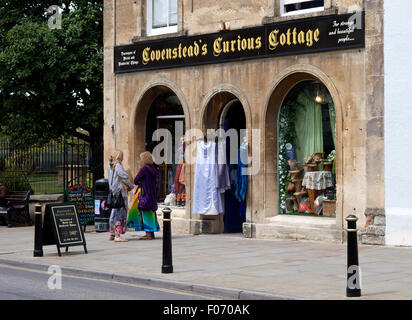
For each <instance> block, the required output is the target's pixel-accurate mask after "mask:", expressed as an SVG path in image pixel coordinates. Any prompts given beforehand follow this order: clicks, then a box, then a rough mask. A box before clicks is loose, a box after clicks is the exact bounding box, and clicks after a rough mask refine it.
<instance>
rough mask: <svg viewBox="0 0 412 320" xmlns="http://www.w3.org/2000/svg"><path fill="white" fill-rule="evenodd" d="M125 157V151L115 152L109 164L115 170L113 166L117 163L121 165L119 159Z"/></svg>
mask: <svg viewBox="0 0 412 320" xmlns="http://www.w3.org/2000/svg"><path fill="white" fill-rule="evenodd" d="M122 157H123V151H121V150H114V151H113V152H112V153H111V154H110V157H109V164H110V168H111V169H113V166H114V164H115V162H116V163H119V162H120V161H119V159H120V158H122Z"/></svg>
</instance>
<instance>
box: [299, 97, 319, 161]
mask: <svg viewBox="0 0 412 320" xmlns="http://www.w3.org/2000/svg"><path fill="white" fill-rule="evenodd" d="M296 101H297V102H298V103H299V104H300V106H299V107H297V108H296V122H295V128H296V156H297V160H298V162H299V163H301V164H304V163H305V161H304V159H303V158H306V157H308V156H310V155H312V153H314V152H323V128H322V106H321V105H320V104H319V103H316V102H315V101H314V100H313V99H310V98H309V97H308V96H307V95H306V94H305V93H304V92H301V93H300V94H299V95H298V97H297V99H296Z"/></svg>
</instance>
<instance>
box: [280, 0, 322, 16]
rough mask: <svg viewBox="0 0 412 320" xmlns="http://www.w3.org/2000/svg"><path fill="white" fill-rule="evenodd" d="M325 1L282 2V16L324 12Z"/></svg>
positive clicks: (296, 0)
mask: <svg viewBox="0 0 412 320" xmlns="http://www.w3.org/2000/svg"><path fill="white" fill-rule="evenodd" d="M324 5H325V1H324V0H280V15H281V16H290V15H293V14H303V13H310V12H315V11H322V10H324Z"/></svg>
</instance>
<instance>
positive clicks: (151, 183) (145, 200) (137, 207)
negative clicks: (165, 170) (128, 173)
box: [126, 151, 160, 240]
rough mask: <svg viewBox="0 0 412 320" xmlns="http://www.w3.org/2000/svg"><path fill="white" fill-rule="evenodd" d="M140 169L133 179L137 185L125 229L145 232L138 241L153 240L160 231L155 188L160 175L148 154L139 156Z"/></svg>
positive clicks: (144, 153)
mask: <svg viewBox="0 0 412 320" xmlns="http://www.w3.org/2000/svg"><path fill="white" fill-rule="evenodd" d="M140 165H141V169H140V170H139V173H138V174H137V175H136V177H135V179H134V184H135V185H137V191H136V195H135V198H134V201H133V204H132V206H131V207H130V211H129V214H128V217H127V223H126V225H127V228H134V229H135V230H136V231H145V232H146V235H145V236H144V237H141V238H140V240H152V239H154V237H155V236H154V233H155V232H157V231H160V226H159V222H158V221H157V216H156V210H157V189H158V188H157V186H158V184H159V183H160V173H159V171H158V170H157V169H156V168H155V166H154V165H153V157H152V154H151V153H150V152H147V151H146V152H143V153H142V154H140Z"/></svg>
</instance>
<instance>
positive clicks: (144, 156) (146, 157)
mask: <svg viewBox="0 0 412 320" xmlns="http://www.w3.org/2000/svg"><path fill="white" fill-rule="evenodd" d="M140 159H141V160H142V161H143V163H144V164H153V156H152V154H151V153H150V152H149V151H145V152H142V153H141V154H140Z"/></svg>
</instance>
